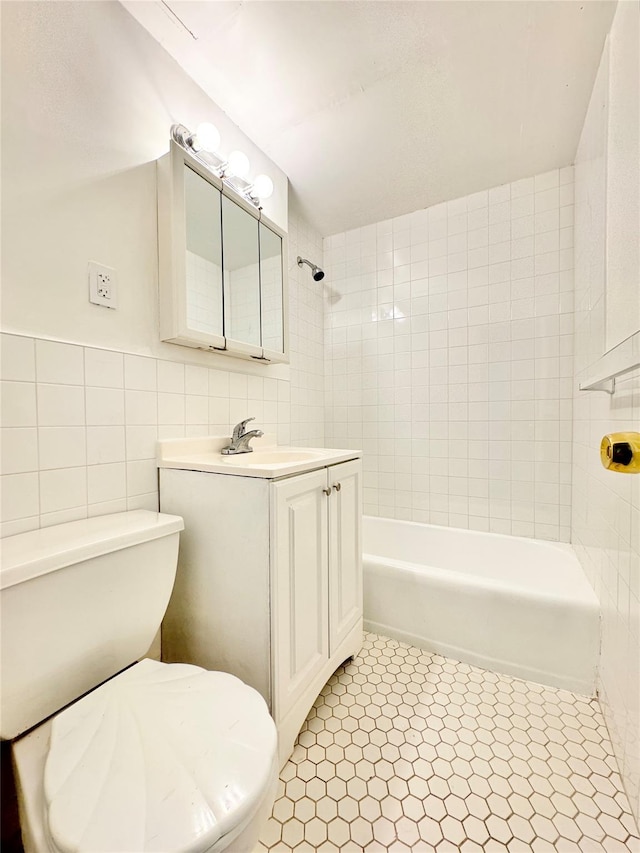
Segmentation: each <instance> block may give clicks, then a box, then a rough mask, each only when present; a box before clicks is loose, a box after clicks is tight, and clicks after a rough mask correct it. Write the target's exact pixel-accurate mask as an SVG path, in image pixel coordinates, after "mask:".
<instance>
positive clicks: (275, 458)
mask: <svg viewBox="0 0 640 853" xmlns="http://www.w3.org/2000/svg"><path fill="white" fill-rule="evenodd" d="M317 458H318V452H317V451H315V450H291V449H289V448H283V449H282V450H275V449H274V450H254V451H253V452H252V453H237V454H234V455H231V456H223V457H222V461H223V462H225V463H226V464H227V465H234V464H235V465H242V467H243V468H244V467H246V466H247V465H286V464H288V463H290V462H307V461H310V460H313V459H317Z"/></svg>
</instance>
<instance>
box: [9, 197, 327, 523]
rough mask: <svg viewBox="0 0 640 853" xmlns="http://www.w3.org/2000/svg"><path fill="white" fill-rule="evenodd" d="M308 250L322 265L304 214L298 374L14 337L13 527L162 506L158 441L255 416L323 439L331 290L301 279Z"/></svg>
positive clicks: (314, 440)
mask: <svg viewBox="0 0 640 853" xmlns="http://www.w3.org/2000/svg"><path fill="white" fill-rule="evenodd" d="M299 251H300V252H305V253H308V254H310V255H312V256H313V257H314V259H316V261H317V262H319V263H322V246H321V239H320V237H319V235H317V234H315V233H314V232H312V231H311V230H310V229H309V228H308V226H307V225H306V223H305V222H304V220H302V219H301V218H300V217H298V216H296V215H295V213H293V214H292V225H291V238H290V259H289V266H290V270H291V278H290V282H289V288H290V303H291V366H290V379H274V378H271V377H263V376H257V375H246V374H243V373H237V372H233V371H227V370H220V369H210V368H206V367H203V366H202V365H192V364H186V365H185V364H183V363H182V362H174V361H170V360H166V359H156V358H147V357H145V356H139V355H131V354H129V353H123V352H117V351H114V350H106V349H96V348H90V347H82V346H78V345H75V344H72V343H60V342H56V341H49V340H42V339H35V338H30V337H22V336H18V335H11V334H3V335H2V336H1V338H2V357H1V362H0V378H1V381H2V388H1V398H2V399H1V402H2V436H1V449H2V453H1V466H2V467H1V469H0V471H1V474H2V476H1V477H0V480H1V486H2V507H1V516H0V518H1V525H2V526H1V528H0V533H1V535H2V536H8V535H11V534H14V533H19V532H22V531H24V530H30V529H33V528H36V527H38V526H41V525H42V526H44V525H51V524H57V523H60V522H63V521H69V520H73V519H77V518H83V517H86V516H87V515H99V514H102V513H109V512H119V511H122V510H125V509H135V508H139V507H148V508H157V502H158V493H157V470H156V465H155V454H156V441H157V440H158V438H173V437H180V436H185V435H187V436H190V435H194V436H195V435H206V434H209V433H211V434H217V435H219V434H230V429H231V427H232V426H233V424H235V423H237V422H238V421H239V420H241V419H242V418H245V417H247V416H248V415H253V416H255V418H256V421H257V425H258V426H259V427H260V428H261V429H262V430H264V431H265V432H273V433H276V434H277V436H278V440H279V441H280V442H281V443H288V442H295V443H296V444H307V445H321V446H322V444H323V438H324V423H323V403H324V399H323V359H322V349H323V335H322V330H323V301H322V288H321V287H319V286H318V285H317V284H316V283H315V282H313V280H312V279H311V276H305V275H304V274H302V273H301V274H300V276H299V277H298V273H299V272H300V271H299V270H298V267H297V265H296V263H295V257H296V255H297V254H298V252H299ZM233 368H234V370H239V369H240V370H241V369H242V362H239V361H234V362H233Z"/></svg>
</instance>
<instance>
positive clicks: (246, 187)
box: [171, 124, 273, 210]
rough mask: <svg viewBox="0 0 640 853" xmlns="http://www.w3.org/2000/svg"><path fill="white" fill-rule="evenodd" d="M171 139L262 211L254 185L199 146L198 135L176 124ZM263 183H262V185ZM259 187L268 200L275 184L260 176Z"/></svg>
mask: <svg viewBox="0 0 640 853" xmlns="http://www.w3.org/2000/svg"><path fill="white" fill-rule="evenodd" d="M171 138H172V139H173V141H174V142H176V143H177V144H178V145H180V146H181V147H182V148H184V149H185V151H188V152H189V153H190V154H191V155H192V156H194V157H196V158H197V159H198V160H199V161H200V162H201V163H202V165H203V166H206V168H207V169H209V170H210V171H212V172H213V173H214V174H215V175H216V177H218V178H220V180H222V181H224V183H225V184H226V185H227V186H228V187H229V188H230V189H232V190H233V191H234V192H235V193H237V194H238V195H239V196H241V198H243V199H245V201H248V202H249V203H250V204H252V205H253V206H254V207H257V208H258V210H262V202H261V199H260V197H259V196H258V194H257V192H256V191H255V187H254V184H253V183H251V182H250V181H246V180H245V179H244V178H241V177H239V176H238V175H234V174H233V173H232V172H231V169H230V163H229V161H228V160H223V159H222V158H221V157H220V156H219V155H218V154H217V152H214V151H211V150H205V149H204V148H203V147H202V146H200V145H199V144H198V134H197V132H196V133H192V131H190V130H189V128H188V127H186V126H185V125H184V124H174V125H172V126H171ZM260 181H262V183H260ZM256 182H258V184H259V186H262V187H263V188H264V197H265V198H268V197H269V196H270V195H271V193H272V192H273V182H272V181H271V179H270V178H268V177H267V176H266V175H258V178H257V179H256Z"/></svg>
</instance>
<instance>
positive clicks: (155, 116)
mask: <svg viewBox="0 0 640 853" xmlns="http://www.w3.org/2000/svg"><path fill="white" fill-rule="evenodd" d="M1 10H2V39H3V43H2V47H3V49H2V77H3V100H2V133H3V138H2V142H3V151H2V154H3V157H2V190H3V232H2V248H3V257H2V297H3V304H2V331H3V332H4V334H3V335H2V360H1V373H2V435H1V444H2V460H1V467H0V470H1V472H2V477H1V487H2V514H1V516H0V521H1V522H2V528H1V533H2V535H5V536H6V535H10V534H12V533H16V532H19V531H22V530H27V529H31V528H34V527H38V526H40V525H49V524H54V523H57V522H61V521H64V520H71V519H76V518H82V517H85V516H86V515H88V514H89V515H95V514H100V513H104V512H115V511H118V510H123V509H127V508H135V507H140V506H144V507H157V476H156V468H155V462H154V457H155V442H156V440H157V438H159V437H160V438H162V437H174V436H175V437H179V436H183V435H203V434H209V433H212V432H213V433H222V434H227V435H228V434H230V428H231V426H232V425H233V424H234V423H236V422H237V421H239V420H240V419H241V418H244V417H247V416H249V415H254V416H255V417H256V419H257V425H258V426H260V427H261V428H262V429H263V430H265V431H268V432H275V433H277V435H278V439H279V441H281V442H284V443H286V442H289V441H291V440H293V439H294V438H295V441H296V444H320V445H321V444H322V443H323V414H322V370H323V365H322V327H323V306H322V298H321V293H320V292H319V291H317V289H316V286H315V283H314V282H313V281H312V280H311V278H310V276H305V275H304V274H303V273H302V271H300V270H299V269H298V267H297V265H296V263H295V258H296V256H297V255H298V254H303V255H308V254H313V255H314V257H316V258H317V259H318V261H319V262H320V263H322V257H321V239H320V236H319V235H318V234H316V233H315V232H313V231H312V230H311V229H310V228H309V227H308V226H307V225H306V223H305V222H304V221H303V220H301V219H300V217H299V216H297V215H296V213H295V210H293V209H292V211H291V228H290V232H291V234H290V240H289V274H290V280H289V286H290V302H291V365H290V367H287V366H280V367H277V366H274V367H268V368H266V369H265V367H264V366H262V365H255V364H252V363H250V362H247V361H243V360H240V359H233V358H228V357H224V356H219V355H215V354H210V353H204V352H200V351H198V350H194V349H189V348H186V347H179V346H174V345H171V344H161V343H160V341H159V334H158V298H157V280H158V260H157V237H156V228H157V222H156V171H155V162H154V159H155V157H157V156H158V155H160V154H162V153H163V152H164V151H165V150H166V148H167V146H168V135H169V127H170V124H171V122H172V121H174V120H178V119H180V120H183V121H185V122H187V123H191V124H194V123H195V122H197V121H199V120H200V119H201V118H202V117H203V115H204V116H205V117H206V116H207V115H209V111H210V110H215V109H217V108H215V105H213V104H212V103H211V101H209V100H208V99H207V98H206V97H205V95H204V94H203V93H202V92H201V91H200V90H199V89H198V88H197V87H196V86H195V85H194V84H193V82H192V81H191V80H190V79H189V78H188V77H187V76H186V75H185V74H184V73H183V72H182V71H180V69H179V68H178V67H177V66H176V65H175V63H174V62H173V61H172V60H171V59H170V58H169V57H168V56H167V55H166V54H165V53H164V51H163V50H162V49H161V48H160V47H159V46H158V44H157V43H156V42H155V41H154V40H153V39H151V37H150V36H148V34H147V33H146V32H145V31H144V30H142V28H141V27H140V26H139V25H138V24H137V23H136V22H135V20H134V19H133V18H131V17H130V16H129V15H128V14H127V13H126V12H125V11H124V9H123V8H122V7H121V6H120V4H119V3H65V2H61V3H9V4H7V3H3V4H2V6H1ZM114 45H117V50H114ZM221 129H222V128H221ZM245 150H248V149H245ZM271 173H272V174H273V172H271ZM280 174H281V173H280ZM282 177H283V178H284V176H282ZM284 180H285V183H286V178H284ZM89 259H92V260H97V261H100V262H103V263H105V264H107V265H110V266H113V267H115V268H116V270H117V273H118V277H119V299H120V307H119V308H118V310H117V311H110V310H108V309H104V308H100V307H98V306H94V305H90V304H89V302H88V299H87V296H88V287H87V272H86V263H87V261H88V260H89ZM311 285H313V288H312V287H311ZM49 339H54V340H49Z"/></svg>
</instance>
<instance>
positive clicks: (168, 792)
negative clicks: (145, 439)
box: [0, 510, 278, 853]
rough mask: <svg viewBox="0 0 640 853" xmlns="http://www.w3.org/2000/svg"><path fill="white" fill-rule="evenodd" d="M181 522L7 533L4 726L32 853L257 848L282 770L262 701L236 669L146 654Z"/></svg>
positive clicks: (152, 516) (135, 518) (0, 580)
mask: <svg viewBox="0 0 640 853" xmlns="http://www.w3.org/2000/svg"><path fill="white" fill-rule="evenodd" d="M183 526H184V525H183V521H182V519H181V518H179V517H177V516H173V515H166V514H162V513H156V512H148V511H146V510H137V511H134V512H123V513H117V514H114V515H109V516H101V517H97V518H90V519H83V520H81V521H74V522H70V523H67V524H61V525H58V526H55V527H49V528H44V529H41V530H35V531H31V532H28V533H22V534H19V535H17V536H12V537H9V538H7V539H4V540H2V543H1V546H2V568H1V569H0V610H1V617H2V622H1V629H0V630H1V633H0V637H1V640H2V647H1V655H2V658H1V666H2V669H1V671H2V692H1V696H0V711H1V716H0V735H1V737H2V738H3V739H4V740H12V741H13V743H12V753H13V763H14V769H15V777H16V787H17V792H18V805H19V812H20V825H21V831H22V836H23V843H24V847H25V851H26V853H44V851H47V853H52V851H54V852H55V853H70V851H77V853H107V851H108V853H142V851H157V853H168V851H175V853H204V851H209V852H210V853H218V851H223V850H229V851H233V853H244V851H247V853H249V851H252V850H253V849H254V847H255V844H256V842H257V839H258V834H259V831H260V829H261V826H262V823H263V821H265V820H266V819H267V818H268V816H269V813H270V812H271V808H272V806H273V802H274V799H275V794H276V786H277V780H278V767H277V735H276V728H275V724H274V722H273V720H272V719H271V717H270V715H269V712H268V709H267V706H266V703H265V701H264V699H263V698H262V696H260V694H259V693H258V692H257V691H255V690H254V689H253V688H251V687H248V686H247V685H245V684H243V682H241V681H240V680H239V679H237V678H235V677H234V676H232V675H228V674H226V673H222V672H209V671H207V670H204V669H201V668H200V667H196V666H191V665H188V664H180V663H172V664H165V663H160V662H159V661H156V660H151V659H143V660H140V658H142V657H143V655H145V654H146V652H147V651H148V649H149V647H150V646H151V643H152V641H153V639H154V637H155V635H156V633H157V630H158V627H159V625H160V622H161V621H162V617H163V615H164V612H165V610H166V607H167V604H168V602H169V597H170V595H171V590H172V587H173V582H174V578H175V573H176V567H177V556H178V540H179V536H180V531H181V530H182V529H183ZM136 661H138V662H136Z"/></svg>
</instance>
